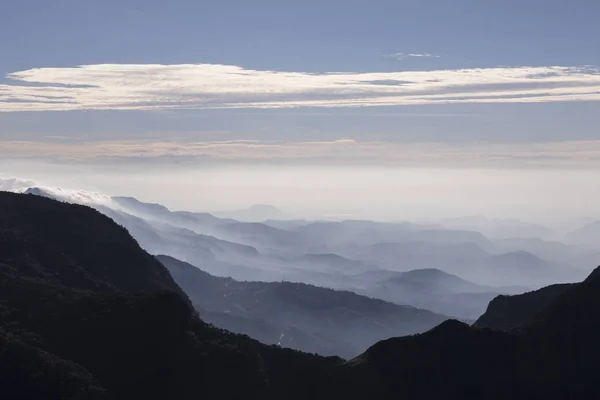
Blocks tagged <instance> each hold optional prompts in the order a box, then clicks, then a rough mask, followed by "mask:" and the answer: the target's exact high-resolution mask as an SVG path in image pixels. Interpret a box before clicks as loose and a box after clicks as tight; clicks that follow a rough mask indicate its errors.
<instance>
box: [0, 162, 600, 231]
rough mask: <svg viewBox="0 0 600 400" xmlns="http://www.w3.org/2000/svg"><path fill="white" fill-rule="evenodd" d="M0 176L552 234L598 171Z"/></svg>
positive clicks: (164, 171)
mask: <svg viewBox="0 0 600 400" xmlns="http://www.w3.org/2000/svg"><path fill="white" fill-rule="evenodd" d="M0 176H17V177H25V178H28V179H33V180H35V181H37V182H40V183H43V184H47V185H52V186H60V187H71V188H81V189H87V190H93V191H98V192H103V193H107V194H109V195H123V194H127V195H130V196H134V197H136V198H139V199H141V200H143V201H148V202H157V203H161V204H164V205H166V206H168V207H170V208H172V209H182V210H190V211H229V210H235V209H240V208H246V207H249V206H251V205H253V204H270V205H273V206H275V207H277V208H279V209H281V210H283V211H285V212H286V213H287V215H289V217H290V218H289V219H296V218H308V219H370V220H379V221H397V220H408V221H437V220H439V219H442V218H449V217H458V216H466V215H484V216H486V217H488V218H514V219H520V220H524V221H530V222H536V223H541V224H544V225H547V226H550V227H552V228H554V229H557V230H559V231H564V232H566V231H568V230H571V229H573V228H575V227H578V226H581V225H583V223H584V222H585V220H587V219H590V218H595V217H598V214H599V212H598V208H597V206H596V205H597V204H598V203H599V202H600V171H598V170H592V169H590V170H585V169H562V170H559V169H512V168H507V169H491V168H485V169H460V168H401V167H381V166H339V165H335V166H334V165H322V166H299V165H285V164H283V165H268V166H265V165H262V166H259V165H178V164H176V163H173V164H168V163H166V164H165V163H162V164H160V165H152V164H149V165H145V166H140V165H135V164H131V165H119V166H114V167H113V166H111V165H109V164H105V165H87V164H81V163H80V164H77V165H72V164H57V163H40V162H27V163H26V162H22V161H21V162H10V161H3V162H0Z"/></svg>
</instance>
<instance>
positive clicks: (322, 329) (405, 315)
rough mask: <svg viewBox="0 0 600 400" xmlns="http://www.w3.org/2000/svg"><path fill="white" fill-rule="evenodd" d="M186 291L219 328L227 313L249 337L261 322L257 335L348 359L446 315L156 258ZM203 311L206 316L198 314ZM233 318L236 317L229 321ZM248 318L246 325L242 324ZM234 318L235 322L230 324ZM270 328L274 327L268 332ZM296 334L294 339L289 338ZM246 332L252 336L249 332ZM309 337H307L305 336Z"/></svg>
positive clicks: (231, 326)
mask: <svg viewBox="0 0 600 400" xmlns="http://www.w3.org/2000/svg"><path fill="white" fill-rule="evenodd" d="M157 258H158V260H159V261H161V262H162V263H163V264H164V265H165V266H166V267H167V268H168V269H169V271H170V272H171V275H172V276H173V278H174V279H175V281H176V282H177V283H178V284H179V285H180V286H181V287H182V288H183V290H184V291H185V292H186V293H187V294H188V296H189V297H190V299H191V300H192V303H193V304H194V305H195V306H196V307H197V309H198V310H199V311H200V315H201V316H202V317H203V318H204V319H205V320H206V321H208V322H213V323H214V324H215V325H218V326H222V327H224V326H223V325H220V324H219V321H224V319H223V318H222V317H219V318H220V319H215V318H214V317H218V315H216V316H215V315H214V313H225V314H227V316H228V320H226V321H225V322H228V325H227V327H228V329H230V330H232V331H234V332H238V333H245V334H249V335H251V332H256V328H257V323H256V321H261V322H262V323H263V324H262V326H264V327H265V329H266V331H265V332H263V333H261V334H260V336H253V337H255V338H260V339H262V340H263V341H265V342H266V343H269V344H276V343H280V344H281V342H282V339H285V342H284V343H286V345H288V346H289V347H292V348H295V349H299V350H304V351H308V352H323V351H324V350H327V351H326V352H325V354H326V355H340V356H343V357H353V356H355V355H357V354H359V353H360V352H362V351H364V350H365V349H367V347H369V346H370V345H371V344H372V343H374V342H376V341H378V340H381V339H387V338H389V337H392V336H397V335H408V334H414V333H418V332H424V331H426V330H428V329H430V328H432V327H434V326H436V325H438V324H439V323H441V322H443V321H445V320H446V319H448V317H446V316H443V315H438V314H434V313H432V312H430V311H426V310H421V309H416V308H414V307H409V306H400V305H396V304H391V303H387V302H385V301H382V300H376V299H371V298H369V297H365V296H360V295H357V294H355V293H352V292H347V291H337V290H332V289H326V288H321V287H317V286H312V285H306V284H302V283H292V282H239V281H235V280H233V279H231V278H218V277H215V276H211V275H209V274H207V273H206V272H204V271H202V270H200V269H198V268H196V267H195V266H193V265H190V264H187V263H184V262H181V261H179V260H176V259H174V258H172V257H168V256H158V257H157ZM203 311H207V312H209V313H213V314H212V315H211V314H204V313H203ZM233 317H236V318H237V320H232V318H233ZM249 320H251V321H252V322H251V324H250V327H247V323H248V321H249ZM234 322H237V324H234ZM273 328H278V331H277V333H276V335H273ZM294 331H296V335H301V338H300V340H299V339H296V338H295V336H294V333H293V332H294ZM251 336H252V335H251ZM309 338H312V340H309Z"/></svg>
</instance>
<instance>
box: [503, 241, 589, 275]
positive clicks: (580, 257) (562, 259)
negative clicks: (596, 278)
mask: <svg viewBox="0 0 600 400" xmlns="http://www.w3.org/2000/svg"><path fill="white" fill-rule="evenodd" d="M494 243H495V244H496V246H497V247H498V249H499V250H500V251H503V252H512V251H520V250H522V251H526V252H528V253H531V254H534V255H536V256H537V257H539V258H542V259H545V260H553V261H556V262H559V263H563V264H569V265H572V266H573V267H575V268H579V269H583V268H585V267H586V266H588V265H596V264H599V263H600V252H599V251H598V250H597V249H596V248H591V249H585V248H583V247H579V246H577V245H573V244H567V243H563V242H559V241H547V240H542V239H523V238H510V239H503V240H497V241H495V242H494ZM588 273H589V271H588Z"/></svg>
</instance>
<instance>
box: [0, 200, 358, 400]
mask: <svg viewBox="0 0 600 400" xmlns="http://www.w3.org/2000/svg"><path fill="white" fill-rule="evenodd" d="M341 361H342V360H340V359H337V358H324V357H318V356H313V355H309V354H303V353H300V352H296V351H291V350H284V349H280V348H278V347H269V346H265V345H262V344H260V343H259V342H256V341H254V340H251V339H249V338H248V337H246V336H242V335H234V334H230V333H228V332H226V331H223V330H220V329H216V328H214V327H212V326H210V325H207V324H205V323H204V322H202V321H201V320H199V319H198V318H197V317H196V316H195V312H193V310H192V308H191V306H190V303H189V300H188V299H187V298H186V297H185V295H184V294H183V293H182V291H181V290H180V289H179V287H178V286H177V285H176V284H175V283H174V282H173V280H172V279H171V277H170V274H169V273H168V271H167V270H166V268H164V266H163V265H162V264H161V263H159V262H158V261H157V260H156V259H154V258H153V257H152V256H150V255H149V254H147V253H146V252H144V251H143V250H142V249H141V248H140V247H139V246H138V244H137V243H136V242H135V240H133V239H132V238H131V237H130V236H129V235H128V233H127V231H125V230H124V229H123V228H121V227H119V226H118V225H116V224H115V223H114V222H113V221H111V220H110V219H109V218H107V217H105V216H103V215H102V214H100V213H99V212H97V211H94V210H92V209H90V208H87V207H83V206H78V205H70V204H64V203H59V202H56V201H53V200H49V199H46V198H42V197H38V196H33V195H16V194H10V193H0V392H1V393H2V396H3V398H8V399H31V398H44V399H89V398H91V399H96V398H97V399H105V398H107V399H132V398H144V399H188V398H189V399H197V398H203V397H209V398H222V399H235V398H257V399H258V398H261V399H269V398H273V399H274V398H292V399H294V398H298V399H301V398H309V397H315V395H316V394H318V393H322V394H323V395H325V394H326V393H328V394H331V390H335V391H336V392H338V391H340V390H341V393H344V392H346V389H344V388H346V387H348V388H349V389H352V387H351V386H352V385H350V386H348V385H346V384H337V383H336V382H337V380H338V379H342V377H341V376H340V377H338V376H337V375H336V376H334V375H335V374H336V372H337V368H338V365H339V364H340V363H341ZM354 390H355V391H358V390H360V387H359V386H358V385H357V386H356V387H355V388H354ZM350 393H352V391H349V392H348V394H350Z"/></svg>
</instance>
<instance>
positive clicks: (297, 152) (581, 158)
mask: <svg viewBox="0 0 600 400" xmlns="http://www.w3.org/2000/svg"><path fill="white" fill-rule="evenodd" d="M0 159H3V160H5V161H7V160H8V161H10V160H11V159H13V160H15V159H48V160H52V161H53V162H54V161H57V160H58V161H59V162H66V163H72V162H75V163H81V162H83V163H99V164H103V165H116V164H115V163H124V164H131V165H136V164H140V163H152V164H156V165H159V164H160V165H162V164H161V163H165V164H166V165H173V166H175V165H178V164H194V163H203V164H206V163H220V162H223V163H227V164H230V163H265V162H267V163H279V162H282V163H286V164H290V163H307V162H308V163H313V164H315V163H328V164H340V165H342V164H348V163H350V164H358V163H360V164H378V165H382V164H383V165H397V166H444V167H462V166H464V167H486V166H491V167H527V166H532V167H561V168H562V167H576V168H590V167H591V168H598V167H600V140H589V141H570V142H543V143H462V144H449V143H399V142H385V141H356V140H353V139H344V138H341V139H337V140H331V141H322V142H308V141H307V142H298V141H253V140H240V141H235V140H231V141H214V142H151V141H148V142H135V141H109V142H89V143H81V142H76V143H55V142H1V146H0ZM121 165H122V164H121ZM13 179H14V178H13ZM9 182H11V181H9ZM10 185H12V187H15V188H16V187H18V186H19V185H24V186H30V185H28V184H25V183H21V182H19V183H14V182H13V183H12V184H11V183H9V184H8V186H10ZM0 187H2V186H0Z"/></svg>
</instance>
